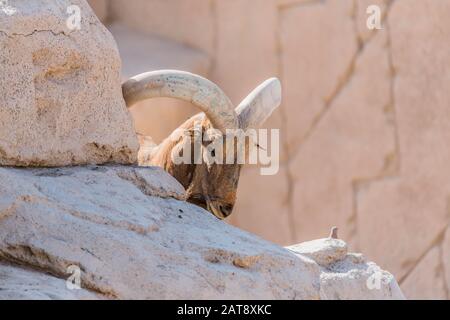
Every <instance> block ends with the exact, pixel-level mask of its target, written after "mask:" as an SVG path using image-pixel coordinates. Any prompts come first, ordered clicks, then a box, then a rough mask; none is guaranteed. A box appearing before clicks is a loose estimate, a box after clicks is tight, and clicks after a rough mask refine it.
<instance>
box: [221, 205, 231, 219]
mask: <svg viewBox="0 0 450 320" xmlns="http://www.w3.org/2000/svg"><path fill="white" fill-rule="evenodd" d="M219 209H220V212H221V213H222V214H223V216H224V218H226V217H228V216H229V215H230V214H231V212H232V211H233V205H231V204H224V205H220V206H219Z"/></svg>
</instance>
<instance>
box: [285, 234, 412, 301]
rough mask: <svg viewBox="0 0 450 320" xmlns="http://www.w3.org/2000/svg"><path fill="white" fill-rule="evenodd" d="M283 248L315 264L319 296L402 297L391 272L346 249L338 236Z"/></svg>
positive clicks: (334, 297) (330, 297)
mask: <svg viewBox="0 0 450 320" xmlns="http://www.w3.org/2000/svg"><path fill="white" fill-rule="evenodd" d="M287 249H288V250H290V251H292V252H294V253H295V254H297V255H303V256H307V257H309V258H311V259H313V260H314V261H315V262H317V264H319V266H320V267H321V274H320V298H321V299H324V300H327V299H333V300H336V299H339V300H349V299H377V300H378V299H405V297H404V296H403V293H402V291H401V290H400V287H399V286H398V284H397V282H396V281H395V278H394V276H393V275H392V274H390V273H389V272H387V271H384V270H381V269H380V267H378V266H377V265H376V264H375V263H373V262H367V261H366V259H365V258H364V256H363V255H361V254H357V253H347V244H346V243H345V242H344V241H342V240H339V239H334V238H325V239H318V240H313V241H308V242H304V243H300V244H297V245H293V246H289V247H287Z"/></svg>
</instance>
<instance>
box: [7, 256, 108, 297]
mask: <svg viewBox="0 0 450 320" xmlns="http://www.w3.org/2000/svg"><path fill="white" fill-rule="evenodd" d="M0 279H2V283H1V284H0V300H31V299H38V300H78V299H90V300H92V299H101V298H102V297H101V296H100V295H98V294H96V293H92V292H90V291H88V290H85V289H80V290H68V289H67V286H66V281H65V280H63V279H59V278H55V277H53V276H51V275H48V274H45V273H42V272H37V271H33V270H27V269H24V268H21V267H18V266H11V265H6V264H3V263H0ZM5 280H6V281H5Z"/></svg>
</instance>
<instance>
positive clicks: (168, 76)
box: [122, 70, 239, 133]
mask: <svg viewBox="0 0 450 320" xmlns="http://www.w3.org/2000/svg"><path fill="white" fill-rule="evenodd" d="M122 92H123V97H124V99H125V102H126V104H127V107H128V108H129V107H131V106H132V105H134V104H135V103H136V102H139V101H141V100H145V99H150V98H159V97H166V98H176V99H181V100H184V101H187V102H190V103H192V104H194V105H195V106H197V107H199V108H200V109H201V110H202V111H203V112H204V113H205V114H206V116H207V117H208V119H209V121H211V124H212V125H213V127H214V128H216V129H218V130H220V131H222V132H223V133H225V130H226V129H237V128H238V125H239V124H238V119H237V115H236V112H235V111H234V106H233V104H232V103H231V101H230V99H229V98H228V97H227V96H226V95H225V93H224V92H223V91H222V90H221V89H220V88H219V87H218V86H217V85H215V84H214V83H212V82H211V81H209V80H207V79H205V78H203V77H201V76H199V75H196V74H192V73H189V72H184V71H178V70H159V71H151V72H146V73H141V74H139V75H137V76H134V77H132V78H130V79H129V80H127V81H126V82H124V83H123V85H122Z"/></svg>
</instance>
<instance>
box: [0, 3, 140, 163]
mask: <svg viewBox="0 0 450 320" xmlns="http://www.w3.org/2000/svg"><path fill="white" fill-rule="evenodd" d="M6 5H7V6H8V7H7V8H6V7H4V8H3V7H2V10H0V52H1V59H0V97H1V100H0V164H1V165H15V166H62V165H73V164H93V163H105V162H116V163H133V162H135V161H136V157H137V150H138V142H137V138H136V135H135V132H134V128H133V123H132V119H131V117H130V115H129V113H128V111H127V109H126V107H125V103H124V101H123V98H122V92H121V86H120V57H119V54H118V51H117V47H116V44H115V42H114V39H113V38H112V36H111V34H110V33H109V32H108V30H107V29H106V28H105V27H104V26H103V25H102V24H101V23H100V21H99V20H98V19H97V17H96V16H95V15H94V14H93V12H92V10H91V9H90V7H89V6H88V4H87V3H86V2H85V1H84V0H76V1H69V0H63V1H58V2H53V1H44V0H36V1H33V2H29V1H19V0H12V1H8V3H7V4H6ZM70 5H77V6H79V8H80V13H81V25H80V27H81V29H80V30H77V29H74V30H70V29H69V28H68V26H67V24H66V22H67V20H68V19H69V16H70V15H69V14H68V13H67V8H68V7H69V6H70ZM1 6H5V4H4V3H3V2H2V4H1Z"/></svg>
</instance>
